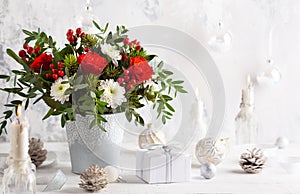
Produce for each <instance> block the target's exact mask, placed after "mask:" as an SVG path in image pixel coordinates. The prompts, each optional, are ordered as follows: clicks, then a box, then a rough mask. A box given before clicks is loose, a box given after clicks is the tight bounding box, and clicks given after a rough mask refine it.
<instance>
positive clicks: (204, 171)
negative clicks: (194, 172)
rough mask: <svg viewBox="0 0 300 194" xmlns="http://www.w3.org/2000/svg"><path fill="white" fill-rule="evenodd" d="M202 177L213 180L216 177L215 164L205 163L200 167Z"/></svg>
mask: <svg viewBox="0 0 300 194" xmlns="http://www.w3.org/2000/svg"><path fill="white" fill-rule="evenodd" d="M200 172H201V176H203V177H204V178H206V179H211V178H213V177H214V176H215V175H216V172H217V168H216V166H215V165H214V164H211V163H204V164H202V165H201V167H200Z"/></svg>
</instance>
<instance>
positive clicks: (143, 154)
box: [136, 148, 191, 184]
mask: <svg viewBox="0 0 300 194" xmlns="http://www.w3.org/2000/svg"><path fill="white" fill-rule="evenodd" d="M136 169H137V170H136V175H137V177H139V178H141V179H142V180H144V181H145V182H147V183H149V184H153V183H174V182H187V181H189V180H190V176H191V157H190V155H186V154H182V153H177V152H174V151H172V149H169V148H168V149H166V148H160V149H155V150H147V151H137V152H136Z"/></svg>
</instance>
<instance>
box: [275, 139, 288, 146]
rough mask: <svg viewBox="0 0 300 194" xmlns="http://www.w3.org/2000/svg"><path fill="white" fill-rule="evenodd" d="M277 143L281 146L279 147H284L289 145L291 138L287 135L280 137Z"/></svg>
mask: <svg viewBox="0 0 300 194" xmlns="http://www.w3.org/2000/svg"><path fill="white" fill-rule="evenodd" d="M275 145H276V146H277V147H278V148H279V149H284V148H286V147H287V146H288V145H289V139H288V138H286V137H278V138H277V139H276V143H275Z"/></svg>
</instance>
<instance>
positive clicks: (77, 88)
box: [75, 84, 89, 90]
mask: <svg viewBox="0 0 300 194" xmlns="http://www.w3.org/2000/svg"><path fill="white" fill-rule="evenodd" d="M88 86H89V85H88V84H79V85H75V90H81V89H84V88H86V87H88Z"/></svg>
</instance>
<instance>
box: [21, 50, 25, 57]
mask: <svg viewBox="0 0 300 194" xmlns="http://www.w3.org/2000/svg"><path fill="white" fill-rule="evenodd" d="M19 56H20V57H21V58H23V57H26V51H24V50H20V51H19Z"/></svg>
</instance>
